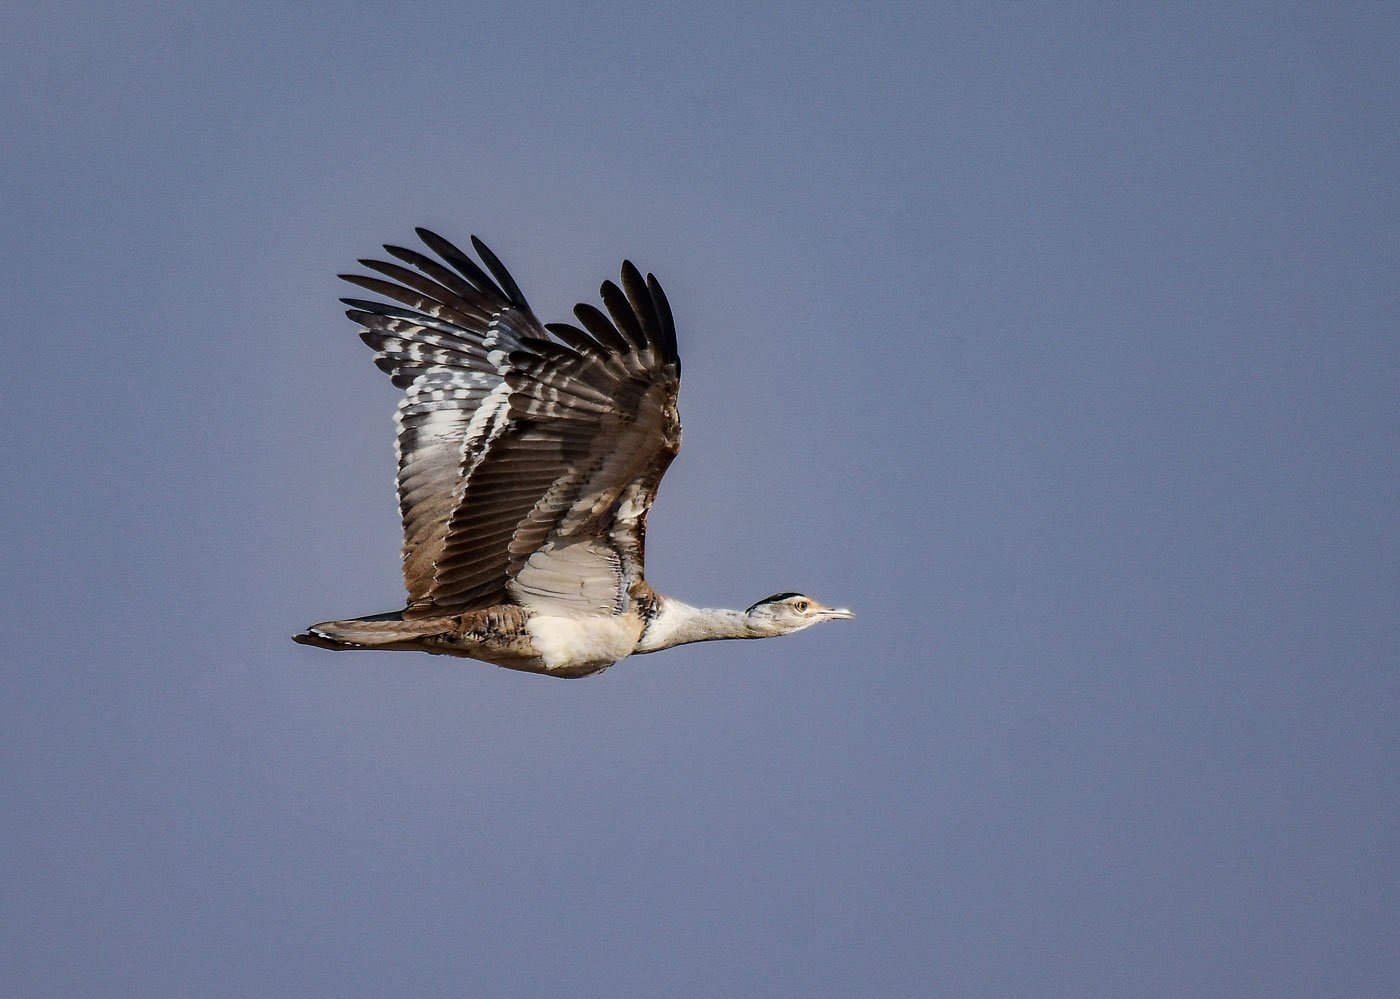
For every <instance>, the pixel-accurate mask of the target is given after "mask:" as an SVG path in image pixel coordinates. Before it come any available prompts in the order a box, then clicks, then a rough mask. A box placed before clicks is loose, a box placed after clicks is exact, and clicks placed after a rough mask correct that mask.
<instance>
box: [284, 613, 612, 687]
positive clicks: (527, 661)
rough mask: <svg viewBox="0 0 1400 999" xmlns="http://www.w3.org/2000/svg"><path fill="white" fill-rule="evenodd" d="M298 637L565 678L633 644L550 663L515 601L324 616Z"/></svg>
mask: <svg viewBox="0 0 1400 999" xmlns="http://www.w3.org/2000/svg"><path fill="white" fill-rule="evenodd" d="M639 630H640V628H639ZM293 641H296V642H299V643H300V644H302V645H313V646H316V647H317V648H322V649H330V650H332V651H336V652H347V651H356V650H379V651H385V652H427V653H429V654H431V655H438V656H459V657H462V658H467V659H478V660H480V661H482V662H487V663H491V664H493V665H496V666H504V667H505V668H507V669H515V670H522V671H524V672H528V673H544V674H546V675H549V676H557V677H563V678H566V679H574V678H577V677H584V676H592V675H593V674H595V673H601V672H602V671H603V670H605V669H607V668H608V667H609V666H611V665H612V664H613V663H614V662H616V661H617V659H620V658H622V655H626V654H628V653H630V652H631V651H633V650H632V649H631V648H628V649H627V651H626V652H624V653H622V655H616V656H613V657H612V658H606V656H605V657H604V658H603V659H593V658H587V657H585V658H583V659H579V658H577V657H575V658H572V659H571V660H570V661H558V662H556V663H555V664H554V665H551V664H550V662H549V661H548V660H546V658H545V657H544V655H542V654H541V652H540V650H539V649H537V648H536V647H535V645H534V642H533V640H532V636H531V634H530V628H529V626H528V622H527V620H526V614H525V612H524V610H523V608H521V607H518V606H515V605H510V604H507V605H504V606H501V607H492V608H487V609H485V610H479V611H469V612H466V613H463V614H454V615H450V616H444V617H424V618H405V617H404V612H403V611H393V612H390V613H387V614H374V615H371V616H369V617H359V618H351V619H349V620H346V621H324V622H322V623H321V624H316V625H312V626H311V627H310V628H308V629H307V630H306V631H304V632H302V633H301V634H299V635H295V636H293Z"/></svg>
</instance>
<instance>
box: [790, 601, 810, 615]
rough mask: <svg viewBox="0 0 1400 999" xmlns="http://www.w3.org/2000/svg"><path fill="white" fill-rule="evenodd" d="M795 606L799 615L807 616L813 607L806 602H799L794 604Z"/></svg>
mask: <svg viewBox="0 0 1400 999" xmlns="http://www.w3.org/2000/svg"><path fill="white" fill-rule="evenodd" d="M793 606H794V607H796V608H797V610H798V612H799V613H802V614H805V613H807V608H808V607H810V606H812V605H811V604H809V603H808V602H807V601H805V600H799V601H797V603H795V604H793Z"/></svg>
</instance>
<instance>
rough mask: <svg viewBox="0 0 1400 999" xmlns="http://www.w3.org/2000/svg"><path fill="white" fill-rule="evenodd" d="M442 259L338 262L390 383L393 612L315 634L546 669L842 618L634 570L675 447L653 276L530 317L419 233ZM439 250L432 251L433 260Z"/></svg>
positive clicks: (307, 636) (501, 278) (485, 259)
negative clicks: (716, 597) (686, 593)
mask: <svg viewBox="0 0 1400 999" xmlns="http://www.w3.org/2000/svg"><path fill="white" fill-rule="evenodd" d="M418 235H419V237H420V238H421V239H422V240H423V242H424V243H425V244H426V245H427V246H428V248H429V249H431V250H432V251H433V252H434V253H436V254H437V255H438V257H440V258H441V262H439V261H437V260H434V259H432V258H431V257H429V256H426V255H425V254H423V253H420V252H418V251H416V250H410V249H406V248H404V247H400V246H385V247H384V249H385V250H386V251H387V252H388V253H389V254H390V255H391V256H393V257H395V258H396V259H397V260H399V261H401V262H402V263H404V264H408V265H409V266H408V267H404V266H400V264H396V263H386V262H383V261H376V260H361V261H360V263H361V264H362V265H363V266H364V267H367V268H369V269H370V270H373V271H377V272H378V273H379V274H381V275H383V276H384V277H386V278H388V279H389V280H387V281H386V280H384V279H383V278H380V277H367V276H363V275H354V274H343V275H341V277H343V278H344V279H345V280H346V281H349V282H351V283H352V284H355V285H358V286H359V287H361V288H364V289H366V290H368V291H371V292H373V293H374V294H376V295H379V296H380V297H382V298H384V299H388V300H389V301H387V302H380V301H365V300H361V299H354V298H347V299H343V301H344V302H345V304H346V305H348V306H349V307H350V311H349V312H347V313H346V315H348V316H349V317H350V318H351V319H352V320H353V321H354V322H356V323H358V324H359V325H360V326H362V327H363V330H362V331H361V333H360V337H361V339H363V340H364V341H365V342H366V343H367V344H369V345H370V346H371V347H373V348H374V350H375V352H376V357H375V363H376V364H377V365H378V366H379V367H380V369H382V370H383V371H385V372H387V373H388V374H389V375H390V376H391V377H392V378H393V381H394V384H395V385H397V386H398V387H400V388H403V389H406V390H407V391H406V393H405V395H404V398H403V400H402V401H401V402H400V403H399V408H398V414H397V421H396V422H397V424H398V438H397V445H398V446H397V450H398V460H399V471H398V492H399V509H400V512H401V514H402V516H403V531H404V547H403V574H404V581H405V583H406V584H407V587H408V606H407V607H406V608H405V609H404V610H402V611H395V612H393V613H389V614H376V615H373V616H371V617H362V618H353V619H351V620H346V621H327V622H324V623H322V624H317V625H313V626H312V627H310V628H308V629H307V630H306V631H305V632H303V633H302V634H300V635H297V636H296V641H298V642H301V643H302V644H304V645H316V646H319V647H321V648H326V649H403V650H413V651H420V652H431V653H437V654H441V655H453V656H465V657H467V658H471V659H480V660H483V661H485V662H489V663H495V664H496V665H498V666H505V667H508V668H510V669H518V670H527V671H529V672H534V673H544V674H548V675H550V676H560V677H579V676H588V675H590V674H593V673H599V672H601V671H603V670H604V669H606V668H607V667H609V666H611V665H612V664H613V663H615V662H616V661H617V660H619V659H622V658H623V657H624V656H628V655H632V654H634V653H642V652H656V651H659V650H661V649H667V648H671V647H672V646H675V645H683V644H686V643H688V642H704V641H709V640H712V639H719V638H768V637H771V636H775V635H787V634H790V633H792V632H795V631H801V630H802V629H803V628H808V627H811V626H812V625H814V624H818V623H820V622H822V621H834V620H838V619H842V618H850V617H853V616H854V615H852V614H851V612H850V611H848V610H845V609H844V608H833V607H825V606H823V605H822V604H819V603H818V602H817V601H815V600H813V599H812V598H811V597H806V596H803V595H802V594H800V593H778V594H775V595H773V596H771V597H767V598H765V599H763V600H760V601H759V602H758V603H756V604H754V605H753V606H751V607H749V608H748V609H747V610H742V611H741V610H713V609H708V608H698V607H691V606H689V605H687V604H684V603H681V602H680V601H679V600H673V599H671V598H669V597H665V596H662V595H661V594H659V593H657V592H656V591H655V590H653V589H652V588H651V587H650V586H648V585H647V583H646V580H645V579H643V548H644V545H645V541H646V518H647V510H648V509H650V507H651V504H652V500H654V499H655V498H656V489H657V486H658V485H659V484H660V482H661V476H662V475H663V474H664V473H665V471H666V468H667V466H668V465H670V463H671V460H672V459H673V458H674V457H675V456H676V452H677V451H679V450H680V446H681V424H680V418H679V416H678V415H677V412H676V397H677V394H678V393H679V391H680V375H681V361H680V356H679V354H678V353H677V351H676V327H675V324H674V322H673V320H672V318H671V308H670V305H669V304H668V303H667V301H666V295H665V293H664V292H662V290H661V285H660V284H659V283H657V280H656V278H654V277H653V276H652V275H650V274H648V275H647V276H646V278H645V280H643V278H642V276H641V274H640V273H639V272H638V270H637V268H636V267H634V266H633V265H632V263H631V262H630V261H628V262H625V263H623V265H622V286H621V287H618V286H617V285H616V284H614V283H612V282H611V281H608V282H605V283H604V284H603V286H602V292H601V294H602V299H603V304H604V306H605V307H606V308H607V310H608V314H610V315H611V318H609V315H608V314H604V313H603V312H602V311H601V310H599V309H597V308H595V307H594V306H592V305H588V304H583V305H579V306H577V307H576V308H575V309H574V314H575V315H576V316H577V317H578V320H579V322H580V323H581V324H582V328H579V327H578V326H573V325H570V324H568V323H550V324H548V325H542V324H541V323H540V321H539V320H538V319H537V318H535V315H534V313H533V312H531V310H530V306H529V305H528V304H527V303H526V301H525V296H524V295H522V294H521V293H520V288H519V286H518V285H516V283H515V281H514V280H513V279H512V278H511V276H510V273H509V272H508V271H507V270H506V269H505V267H504V266H502V264H501V262H500V260H498V259H497V258H496V255H495V254H493V253H492V252H491V251H490V250H489V249H487V248H486V246H485V245H484V244H483V243H482V242H481V241H480V240H479V239H477V238H476V237H475V236H473V237H472V246H474V247H475V248H476V252H477V255H478V256H479V257H480V259H481V263H482V264H484V265H485V267H484V269H483V267H482V266H481V265H479V264H477V263H476V262H475V261H474V260H472V258H471V257H469V256H468V255H467V254H466V253H464V252H462V251H461V250H460V249H458V248H457V247H455V246H453V245H452V244H451V243H449V242H448V241H447V240H445V239H443V238H442V237H441V236H439V235H437V234H436V233H433V232H429V231H428V230H426V229H419V230H418ZM444 263H445V264H446V265H447V266H443V264H444Z"/></svg>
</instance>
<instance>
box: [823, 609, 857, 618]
mask: <svg viewBox="0 0 1400 999" xmlns="http://www.w3.org/2000/svg"><path fill="white" fill-rule="evenodd" d="M822 617H823V618H825V619H826V620H828V621H849V620H851V619H852V618H854V617H855V613H854V612H853V611H848V610H846V608H844V607H828V608H827V609H826V610H824V611H822Z"/></svg>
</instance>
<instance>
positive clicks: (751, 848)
mask: <svg viewBox="0 0 1400 999" xmlns="http://www.w3.org/2000/svg"><path fill="white" fill-rule="evenodd" d="M4 21H5V30H4V37H3V39H0V50H3V53H2V56H3V57H0V127H2V128H3V134H4V135H5V141H4V147H5V153H4V157H3V161H4V183H3V185H0V206H3V218H4V225H3V226H2V227H0V264H3V266H0V289H3V296H4V302H5V321H4V327H5V329H4V342H5V349H6V363H5V364H4V366H3V370H2V371H0V379H3V391H2V392H0V412H2V413H3V419H4V427H5V430H6V438H7V447H6V458H5V468H6V487H5V489H4V491H3V493H0V524H3V525H4V526H3V530H4V537H5V541H4V549H5V557H4V558H3V560H0V580H3V586H4V594H5V612H4V615H3V627H4V635H3V646H4V650H5V651H4V656H3V659H4V668H3V670H0V753H2V754H3V773H2V774H0V781H3V784H2V785H0V787H2V788H3V802H0V803H2V804H3V808H4V811H5V815H6V819H5V821H4V823H3V824H2V825H0V861H3V872H4V891H3V892H0V936H3V939H4V941H5V944H4V947H3V953H0V991H2V992H3V993H4V994H5V995H7V996H70V995H71V996H80V995H81V996H87V995H101V996H150V995H201V996H225V995H227V996H244V995H260V996H273V995H297V996H305V995H326V996H330V995H335V996H350V995H364V996H385V995H414V996H460V995H502V996H506V995H519V996H533V995H578V996H617V995H666V994H676V995H696V996H700V995H705V996H730V995H773V996H823V995H831V996H842V995H845V996H849V995H880V996H909V995H940V996H1028V997H1042V996H1086V995H1093V996H1112V995H1121V996H1146V995H1152V996H1173V995H1179V996H1205V995H1213V996H1247V995H1258V996H1264V995H1268V996H1277V995H1306V996H1393V995H1396V994H1400V944H1397V941H1400V863H1398V862H1397V857H1398V856H1400V806H1397V791H1396V786H1397V785H1396V775H1397V772H1400V758H1398V757H1400V722H1397V706H1400V624H1397V618H1398V615H1397V608H1398V607H1400V518H1397V508H1398V506H1400V504H1398V502H1397V501H1400V407H1397V399H1398V398H1400V395H1398V393H1397V388H1400V385H1397V382H1400V321H1398V320H1397V317H1400V181H1398V180H1397V178H1400V138H1398V137H1400V129H1397V127H1396V122H1397V121H1400V59H1397V56H1396V53H1397V52H1398V51H1400V13H1397V8H1395V7H1394V6H1387V5H1355V6H1353V5H1345V6H1342V5H1325V6H1323V5H1318V6H1296V5H1273V4H1268V5H1257V6H1244V5H1239V6H1237V5H1225V6H1219V5H1212V6H1196V5H1188V6H1183V7H1179V8H1172V9H1165V10H1157V9H1153V10H1146V9H1139V8H1138V7H1135V6H1132V5H1130V6H1128V7H1124V6H1121V5H1113V6H1109V7H1093V6H1083V5H1073V6H1060V5H1054V6H1048V5H1014V6H997V7H983V6H979V5H973V6H970V7H969V6H965V5H957V6H942V5H888V6H875V5H861V4H857V5H842V6H831V5H828V6H819V5H796V6H770V7H766V8H765V10H763V11H754V10H751V9H749V8H748V7H747V6H746V5H734V6H728V5H704V6H703V8H702V9H693V8H689V7H682V6H680V5H676V6H674V7H670V8H668V7H666V6H665V5H663V6H660V7H658V6H645V5H643V6H626V7H624V6H620V5H616V6H615V5H600V6H589V7H584V6H581V5H573V4H570V5H562V4H560V5H537V4H510V5H504V4H502V5H494V6H486V7H481V8H479V9H468V8H467V7H465V5H463V6H455V5H446V6H431V5H403V6H397V7H396V6H368V5H357V4H346V5H336V6H333V7H331V6H325V7H323V8H322V9H320V10H318V11H317V12H315V13H311V12H298V11H289V10H287V9H286V8H284V7H282V6H280V5H278V6H256V5H255V6H252V7H240V8H238V9H232V10H218V11H215V10H212V9H208V8H207V7H206V6H200V5H195V6H189V5H184V4H154V5H152V4H144V5H136V6H123V7H120V8H119V7H118V6H116V5H105V6H104V5H90V4H89V5H71V6H62V5H57V4H45V5H38V4H28V5H11V6H10V9H8V10H7V11H6V13H5V16H4ZM414 225H429V226H431V227H433V228H436V229H438V230H439V231H441V232H443V233H444V234H445V235H447V236H449V237H452V238H457V239H465V238H466V237H467V235H468V234H469V233H473V232H474V233H477V234H478V235H480V236H482V237H483V238H484V239H486V240H487V241H488V242H489V243H490V244H491V245H492V247H493V248H494V249H495V250H496V252H497V253H498V254H500V256H501V257H502V258H504V259H505V261H506V262H507V263H508V264H509V265H510V267H511V268H512V270H513V271H514V273H515V275H516V277H517V278H518V279H519V280H520V282H521V284H522V286H523V287H524V289H525V292H526V293H527V294H528V295H529V296H530V298H531V301H532V302H533V303H534V305H535V306H536V309H537V310H538V311H539V312H540V313H541V314H542V315H543V316H544V318H546V319H563V318H566V316H567V310H568V309H569V308H570V307H571V306H572V304H573V303H574V302H575V301H578V300H580V299H591V298H592V296H593V295H594V294H595V293H596V289H597V286H598V284H599V282H600V281H601V280H603V279H605V278H608V277H614V276H615V275H616V273H617V266H618V264H619V263H620V261H621V260H622V259H623V258H624V257H631V258H632V259H634V260H636V261H637V262H638V263H639V264H640V265H641V266H642V267H643V269H646V270H651V271H655V272H656V273H657V275H658V276H659V277H660V278H661V279H662V281H663V282H664V283H665V286H666V288H667V291H668V292H669V295H670V298H671V301H672V304H673V306H674V308H675V311H676V315H677V319H678V323H679V326H680V336H681V349H682V354H683V356H684V358H685V366H686V367H685V371H686V376H685V387H684V391H683V393H682V399H681V404H682V415H683V417H684V419H685V423H686V444H685V448H684V450H683V451H682V453H681V456H680V458H679V460H678V461H677V462H676V464H675V465H674V466H673V468H672V471H671V473H670V474H669V475H668V477H667V480H666V482H665V484H664V485H663V488H662V491H661V498H660V501H659V503H658V505H657V507H656V509H655V511H654V513H653V516H652V523H651V538H650V557H649V564H648V570H649V575H650V578H651V580H652V582H653V583H654V585H656V586H657V588H658V589H660V590H662V591H664V592H669V593H672V594H674V595H675V596H678V597H680V598H682V599H684V600H687V601H689V602H692V603H700V604H708V605H728V606H739V607H743V606H746V605H747V604H749V603H751V602H753V601H754V600H756V599H757V598H759V597H762V596H764V595H766V594H768V593H771V592H774V591H776V590H789V589H798V590H803V591H806V592H808V593H811V594H813V595H814V596H816V597H818V598H819V599H822V600H826V601H829V602H833V603H840V604H844V605H849V606H851V607H853V608H855V609H856V610H857V611H858V612H859V614H860V617H859V619H858V620H857V621H855V622H853V623H850V624H845V625H830V626H827V627H824V628H821V629H818V630H815V631H811V632H807V633H804V634H802V635H799V636H796V637H793V638H789V639H784V640H777V641H771V642H746V643H720V644H708V645H700V646H692V647H689V648H685V649H680V650H675V651H672V652H669V653H666V654H664V655H659V656H648V657H643V658H639V659H636V660H631V661H626V662H624V663H622V664H620V665H619V666H617V667H615V668H614V669H613V670H611V671H609V672H608V673H606V674H604V675H603V676H601V677H598V678H596V679H591V680H586V681H576V682H563V681H557V680H551V679H548V678H540V677H534V676H529V675H525V674H519V673H511V672H508V671H503V670H498V669H495V668H493V667H490V666H486V665H482V664H477V663H473V662H469V661H453V660H444V659H440V658H434V657H428V656H421V655H411V654H384V655H332V654H330V653H326V652H322V651H320V650H316V649H307V648H302V647H299V646H295V645H293V644H292V643H291V642H290V641H289V640H288V636H290V635H291V634H292V633H293V632H294V631H296V630H298V629H300V628H301V627H303V626H304V625H306V624H308V623H310V622H312V621H317V620H322V619H325V618H329V617H341V616H351V615H356V614H365V613H373V612H377V611H383V610H390V609H394V608H397V607H399V606H401V604H402V588H401V582H400V579H399V576H398V546H399V534H398V522H397V514H396V509H395V503H394V499H393V492H392V460H393V457H392V433H391V422H390V418H391V414H392V410H393V406H394V403H395V400H396V392H395V390H394V389H393V388H392V387H391V386H390V385H389V384H388V381H387V379H385V378H384V377H383V376H382V375H381V374H380V373H379V372H377V371H376V370H375V369H374V368H373V366H372V364H371V355H370V352H369V351H368V350H367V349H366V348H365V347H364V346H363V345H362V344H361V343H360V342H359V341H358V339H357V338H356V336H355V329H354V327H353V326H352V325H351V324H350V323H349V322H347V321H346V320H345V319H344V318H343V316H342V315H341V314H340V307H339V306H338V304H337V302H336V298H337V297H338V296H339V295H340V294H342V293H344V289H343V288H342V287H340V286H339V285H338V282H337V281H336V279H335V277H334V275H335V274H336V273H337V272H338V271H343V270H346V269H349V268H351V267H352V266H353V261H354V260H355V258H357V257H361V256H366V255H371V254H374V253H375V252H376V251H377V248H378V245H379V244H380V243H382V242H384V241H396V242H403V241H405V240H408V239H411V238H412V237H411V233H412V227H413V226H414Z"/></svg>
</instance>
